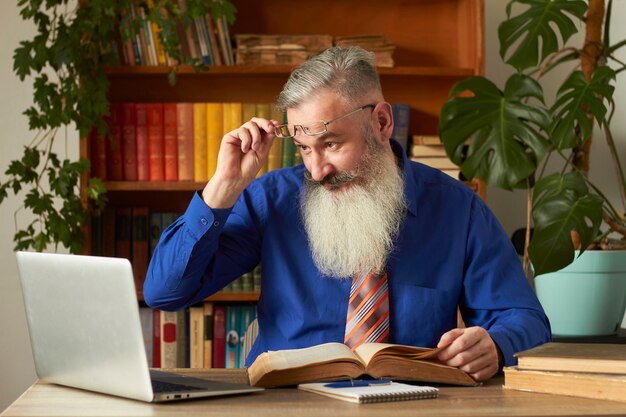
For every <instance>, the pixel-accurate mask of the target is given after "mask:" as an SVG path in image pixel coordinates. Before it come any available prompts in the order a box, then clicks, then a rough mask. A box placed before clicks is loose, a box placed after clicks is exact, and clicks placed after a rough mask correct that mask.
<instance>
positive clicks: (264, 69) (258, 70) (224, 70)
mask: <svg viewBox="0 0 626 417" xmlns="http://www.w3.org/2000/svg"><path fill="white" fill-rule="evenodd" d="M294 68H295V67H294V66H291V65H234V66H212V67H208V69H207V70H206V71H200V72H196V71H195V70H194V69H193V67H191V66H189V65H181V66H180V67H178V70H177V72H178V76H179V77H186V76H198V77H211V76H217V75H219V76H224V75H230V76H242V77H249V76H256V75H283V74H284V75H288V74H290V73H291V71H293V69H294ZM170 70H171V67H168V66H119V67H109V68H108V69H107V74H108V76H109V77H112V78H115V77H128V76H137V77H146V76H151V75H152V76H165V75H167V74H168V73H169V72H170ZM378 73H379V74H380V76H381V77H386V76H404V75H406V76H412V77H415V76H424V77H432V76H442V77H469V76H471V75H474V70H473V69H472V68H456V67H413V66H399V67H393V68H384V67H379V68H378Z"/></svg>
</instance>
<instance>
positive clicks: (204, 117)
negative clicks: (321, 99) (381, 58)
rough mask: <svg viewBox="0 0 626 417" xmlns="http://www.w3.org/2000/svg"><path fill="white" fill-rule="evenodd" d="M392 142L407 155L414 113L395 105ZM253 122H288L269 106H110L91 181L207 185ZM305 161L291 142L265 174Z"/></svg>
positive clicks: (94, 146) (283, 143)
mask: <svg viewBox="0 0 626 417" xmlns="http://www.w3.org/2000/svg"><path fill="white" fill-rule="evenodd" d="M392 110H393V113H394V121H395V125H394V131H393V134H392V138H393V139H395V140H397V141H398V142H400V143H401V145H402V146H403V147H404V148H405V149H406V148H407V142H408V137H409V122H410V107H409V106H408V105H407V104H393V105H392ZM252 117H261V118H266V119H273V120H279V121H282V120H284V115H283V114H282V113H280V112H277V111H276V110H275V109H274V106H273V105H271V104H269V103H174V102H168V103H127V102H123V103H111V107H110V116H109V118H108V119H107V125H108V127H109V132H110V138H107V137H106V136H104V135H102V134H101V133H100V132H99V131H98V130H96V129H94V130H93V131H92V132H91V134H90V135H89V140H90V159H91V175H92V176H93V177H98V178H100V179H102V180H104V181H195V182H206V181H208V180H209V179H210V178H211V177H212V176H213V174H214V173H215V169H216V167H217V155H218V152H219V147H220V144H221V141H222V137H223V136H224V135H225V134H226V133H228V132H230V131H232V130H234V129H237V128H239V127H240V126H241V125H242V124H243V123H244V121H247V120H250V119H251V118H252ZM301 161H302V159H301V156H300V152H298V150H297V148H296V147H295V144H294V143H293V141H292V140H275V141H273V143H272V147H271V149H270V153H269V155H268V159H267V162H266V165H265V166H264V167H263V168H262V169H261V171H260V172H259V175H262V174H264V173H265V172H268V171H271V170H274V169H278V168H286V167H290V166H293V165H296V164H299V163H300V162H301Z"/></svg>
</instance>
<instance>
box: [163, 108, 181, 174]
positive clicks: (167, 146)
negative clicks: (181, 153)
mask: <svg viewBox="0 0 626 417" xmlns="http://www.w3.org/2000/svg"><path fill="white" fill-rule="evenodd" d="M163 164H164V175H165V181H178V132H177V127H176V103H164V104H163Z"/></svg>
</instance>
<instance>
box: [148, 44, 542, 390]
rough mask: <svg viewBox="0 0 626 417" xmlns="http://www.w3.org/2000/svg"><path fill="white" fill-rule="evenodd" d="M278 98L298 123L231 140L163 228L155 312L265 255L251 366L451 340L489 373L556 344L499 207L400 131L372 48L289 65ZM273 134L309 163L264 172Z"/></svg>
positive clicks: (249, 125) (444, 354)
mask: <svg viewBox="0 0 626 417" xmlns="http://www.w3.org/2000/svg"><path fill="white" fill-rule="evenodd" d="M277 105H278V108H279V109H280V110H282V111H286V112H287V119H288V121H289V123H287V124H282V123H281V122H279V121H276V120H266V119H262V118H253V119H251V120H250V121H248V122H246V123H244V124H243V126H241V127H240V128H238V129H236V130H234V131H232V132H229V133H227V134H226V135H225V136H224V138H223V139H222V143H221V147H220V151H219V155H218V162H217V170H216V173H215V175H214V176H213V177H212V178H211V179H210V181H209V182H208V183H207V185H206V187H205V188H204V190H202V192H198V193H196V194H195V195H194V197H193V198H192V201H191V202H190V204H189V207H188V209H187V211H186V212H185V213H184V214H183V215H182V216H181V217H180V218H179V219H178V220H177V221H176V222H175V223H174V224H172V225H171V226H170V227H169V228H168V229H167V230H165V231H164V232H163V235H162V237H161V240H160V242H159V245H158V246H157V248H156V250H155V251H154V255H153V258H152V260H151V263H150V267H149V271H148V275H147V278H146V282H145V285H144V297H145V300H146V302H147V303H148V304H149V305H150V306H152V307H155V308H159V309H163V310H177V309H180V308H184V307H186V306H189V305H191V304H195V303H198V302H201V301H202V300H203V299H205V298H206V297H208V296H209V295H211V294H213V293H215V292H217V291H219V290H220V289H221V288H223V287H224V286H226V285H227V284H228V283H229V282H231V281H233V280H234V279H236V278H237V277H239V276H241V275H242V274H244V273H246V272H249V271H251V270H252V269H253V268H254V267H255V266H256V265H257V264H259V263H261V264H262V269H263V278H262V285H261V297H260V299H259V302H258V305H257V314H258V324H259V335H258V337H257V339H256V340H255V343H254V345H253V347H252V349H251V351H250V353H249V355H248V357H247V359H246V364H247V365H249V364H251V363H252V362H253V361H254V359H255V358H256V357H257V356H258V355H259V354H260V353H261V352H264V351H267V350H280V349H294V348H303V347H308V346H312V345H316V344H320V343H326V342H343V343H346V344H348V345H349V346H351V347H355V346H356V345H358V344H360V343H364V342H381V341H386V342H390V343H399V344H405V345H413V346H424V347H434V346H439V347H442V348H443V350H442V351H441V352H440V353H439V359H440V360H441V361H443V362H444V363H447V364H449V365H452V366H457V367H459V368H461V369H463V370H465V371H466V372H468V373H469V374H470V375H471V376H472V377H473V378H474V379H476V380H477V381H482V380H485V379H488V378H490V377H491V376H493V375H494V374H495V373H496V372H497V371H498V370H499V368H501V367H502V366H503V365H512V364H514V363H515V358H514V357H513V354H514V353H515V352H517V351H521V350H524V349H528V348H530V347H533V346H536V345H538V344H540V343H544V342H547V341H548V340H549V339H550V327H549V323H548V320H547V318H546V316H545V314H544V312H543V310H542V309H541V306H540V305H539V302H538V301H537V299H536V297H535V296H534V294H533V292H532V290H531V288H530V286H529V285H528V283H527V281H526V278H525V277H524V274H523V272H522V268H521V265H520V262H519V259H518V258H517V255H516V253H515V251H514V249H513V247H512V245H511V243H510V241H509V239H508V238H507V236H506V234H505V233H504V231H503V230H502V228H501V227H500V225H499V224H498V221H497V220H496V219H495V217H494V215H493V214H492V213H491V211H490V210H489V209H488V208H487V206H486V205H485V204H484V203H483V202H482V201H481V200H480V199H479V198H478V197H477V196H476V195H475V194H474V193H473V192H472V191H471V190H470V188H469V187H466V186H465V185H463V184H462V183H460V182H458V181H456V180H454V179H452V178H450V177H448V176H447V175H446V174H443V173H441V172H439V171H437V170H434V169H431V168H429V167H426V166H424V165H421V164H418V163H415V162H411V161H410V160H408V158H407V157H406V155H405V153H404V152H403V150H402V148H401V147H400V145H399V144H398V143H396V142H394V141H393V140H391V139H390V137H391V134H392V131H393V117H392V111H391V105H390V104H389V103H387V102H385V100H384V97H383V93H382V89H381V86H380V81H379V77H378V74H377V72H376V68H375V66H374V60H373V56H372V54H370V53H368V52H366V51H364V50H363V49H360V48H330V49H328V50H326V51H324V52H323V53H321V54H320V55H318V56H316V57H314V58H312V59H311V60H309V61H307V62H306V63H305V64H303V65H302V66H301V67H300V68H298V69H296V70H295V71H294V72H293V73H292V74H291V76H290V77H289V80H288V81H287V83H286V84H285V87H284V89H283V91H282V92H281V94H280V96H279V98H278V103H277ZM274 140H293V141H294V142H295V144H296V146H297V147H298V149H299V151H300V153H301V155H302V160H303V164H300V165H298V166H295V167H292V168H285V169H280V170H276V171H272V172H269V173H267V174H265V175H263V176H261V177H260V178H258V179H255V177H256V175H257V173H258V172H259V170H260V169H261V167H262V166H263V165H264V163H265V161H266V160H267V158H268V153H269V150H270V147H271V145H272V141H274ZM366 307H367V309H365V308H366ZM457 308H458V309H460V311H461V313H462V316H463V320H464V323H465V325H466V326H464V327H461V328H457Z"/></svg>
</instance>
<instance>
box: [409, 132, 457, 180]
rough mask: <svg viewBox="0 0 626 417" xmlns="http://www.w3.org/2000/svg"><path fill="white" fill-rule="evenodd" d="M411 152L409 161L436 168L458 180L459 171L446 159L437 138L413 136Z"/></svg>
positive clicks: (443, 149)
mask: <svg viewBox="0 0 626 417" xmlns="http://www.w3.org/2000/svg"><path fill="white" fill-rule="evenodd" d="M412 139H413V143H412V145H411V148H410V149H411V151H410V153H409V155H410V157H411V160H412V161H416V162H419V163H422V164H424V165H428V166H430V167H433V168H437V169H439V170H441V171H443V172H445V173H446V174H448V175H450V176H451V177H453V178H456V179H459V175H460V173H461V170H460V169H459V167H458V166H457V165H456V164H455V163H454V162H452V161H451V160H450V158H448V155H447V154H446V150H445V148H444V147H443V143H441V139H440V138H439V136H434V135H414V136H413V138H412Z"/></svg>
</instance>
